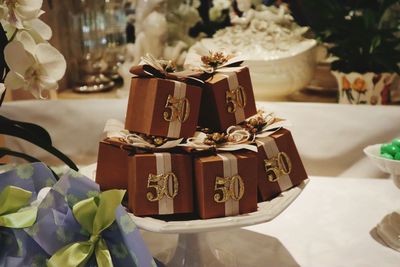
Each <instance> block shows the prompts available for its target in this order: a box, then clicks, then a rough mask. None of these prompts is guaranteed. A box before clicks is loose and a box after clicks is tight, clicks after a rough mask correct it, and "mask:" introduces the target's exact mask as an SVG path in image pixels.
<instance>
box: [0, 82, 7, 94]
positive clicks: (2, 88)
mask: <svg viewBox="0 0 400 267" xmlns="http://www.w3.org/2000/svg"><path fill="white" fill-rule="evenodd" d="M5 90H6V87H5V86H4V83H0V96H1V95H3V93H4V91H5Z"/></svg>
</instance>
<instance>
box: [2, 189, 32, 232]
mask: <svg viewBox="0 0 400 267" xmlns="http://www.w3.org/2000/svg"><path fill="white" fill-rule="evenodd" d="M31 197H32V192H29V191H26V190H24V189H22V188H20V187H16V186H7V187H5V188H4V189H3V190H2V191H1V192H0V226H3V227H8V228H25V227H29V226H32V225H33V223H34V222H35V221H36V215H37V207H27V208H25V209H22V208H23V207H26V206H29V203H30V199H31ZM21 209H22V210H21Z"/></svg>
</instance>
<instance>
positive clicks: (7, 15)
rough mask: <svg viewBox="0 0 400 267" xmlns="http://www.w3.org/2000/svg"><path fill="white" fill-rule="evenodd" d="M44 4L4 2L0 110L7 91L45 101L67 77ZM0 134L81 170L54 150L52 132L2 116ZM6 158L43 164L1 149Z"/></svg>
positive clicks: (0, 25) (1, 12)
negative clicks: (47, 93) (45, 19)
mask: <svg viewBox="0 0 400 267" xmlns="http://www.w3.org/2000/svg"><path fill="white" fill-rule="evenodd" d="M42 4H43V0H30V1H24V0H0V40H1V42H0V51H1V53H0V95H1V98H0V106H1V104H2V102H3V100H4V97H5V91H6V90H7V89H9V90H14V89H23V90H26V91H29V92H30V93H31V94H32V95H33V96H34V97H36V98H39V99H43V98H44V96H43V92H44V91H46V90H56V89H57V88H58V83H57V82H58V81H59V80H60V79H61V78H62V77H63V76H64V74H65V70H66V61H65V59H64V56H63V55H62V54H61V53H60V52H59V51H58V50H57V49H56V48H54V47H53V46H52V45H50V44H49V42H48V40H49V39H50V38H51V36H52V31H51V28H50V27H49V26H48V25H47V24H45V23H44V22H43V21H41V20H40V19H39V17H40V16H41V15H42V14H43V13H44V11H43V10H42V9H41V7H42ZM0 134H4V135H10V136H14V137H18V138H22V139H24V140H26V141H28V142H31V143H33V144H35V145H37V146H39V147H41V148H42V149H45V150H47V151H48V152H49V153H52V154H53V155H55V156H56V157H58V158H59V159H60V160H62V161H63V162H65V163H66V164H67V165H68V166H69V167H71V168H72V169H74V170H77V169H78V168H77V166H76V165H75V164H74V163H73V162H72V161H71V160H70V159H69V158H68V157H67V156H66V155H64V154H63V153H62V152H60V151H59V150H57V149H56V148H55V147H53V145H52V142H51V138H50V136H49V134H48V132H47V131H46V130H45V129H43V128H42V127H40V126H38V125H35V124H31V123H26V122H21V121H15V120H11V119H8V118H6V117H4V116H0ZM6 155H10V156H14V157H20V158H23V159H25V160H27V161H30V162H35V161H39V160H38V159H36V158H33V157H31V156H29V155H26V154H24V153H20V152H17V151H11V150H9V149H7V148H0V158H1V157H3V156H6Z"/></svg>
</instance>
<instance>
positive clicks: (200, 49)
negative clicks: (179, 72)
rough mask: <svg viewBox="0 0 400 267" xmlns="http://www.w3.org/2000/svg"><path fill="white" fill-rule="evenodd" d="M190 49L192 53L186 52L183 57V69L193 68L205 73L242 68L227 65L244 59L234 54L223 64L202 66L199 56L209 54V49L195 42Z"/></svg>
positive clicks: (234, 70)
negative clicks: (214, 66)
mask: <svg viewBox="0 0 400 267" xmlns="http://www.w3.org/2000/svg"><path fill="white" fill-rule="evenodd" d="M191 50H192V51H193V52H192V53H188V54H187V56H186V59H185V63H184V64H183V66H184V68H185V69H190V70H195V71H199V70H200V71H204V72H206V73H214V72H236V71H239V70H240V69H242V68H243V67H228V66H229V65H232V64H234V63H237V62H242V61H244V60H245V58H244V57H242V56H234V57H232V58H230V59H229V60H228V61H227V62H225V63H224V64H221V65H220V66H218V67H217V68H213V67H208V66H204V64H203V62H202V60H201V57H202V56H208V55H210V51H209V49H207V48H205V47H204V45H202V44H200V43H197V44H195V45H194V46H193V47H192V48H191Z"/></svg>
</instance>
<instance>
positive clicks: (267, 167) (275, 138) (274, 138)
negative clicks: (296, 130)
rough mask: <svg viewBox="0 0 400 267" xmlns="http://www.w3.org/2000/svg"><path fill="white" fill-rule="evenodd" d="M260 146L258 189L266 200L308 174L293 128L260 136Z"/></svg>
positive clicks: (263, 199)
mask: <svg viewBox="0 0 400 267" xmlns="http://www.w3.org/2000/svg"><path fill="white" fill-rule="evenodd" d="M257 147H258V191H259V193H260V198H261V200H262V201H266V200H270V199H272V198H274V197H276V196H278V195H279V194H280V193H281V192H283V191H285V190H288V189H290V188H292V187H294V186H297V185H299V184H300V183H301V182H302V181H303V180H305V179H307V178H308V177H307V173H306V170H305V169H304V166H303V163H302V161H301V158H300V155H299V152H298V151H297V148H296V145H295V143H294V141H293V137H292V134H291V133H290V131H289V130H287V129H281V130H279V131H277V132H276V133H274V134H272V135H270V136H268V137H264V138H260V139H257Z"/></svg>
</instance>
